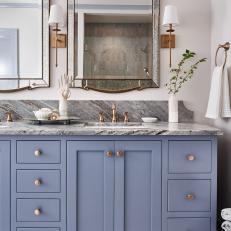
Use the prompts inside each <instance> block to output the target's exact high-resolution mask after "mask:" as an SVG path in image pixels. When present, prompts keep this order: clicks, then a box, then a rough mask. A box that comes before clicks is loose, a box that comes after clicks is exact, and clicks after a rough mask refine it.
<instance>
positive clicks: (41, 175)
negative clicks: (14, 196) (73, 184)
mask: <svg viewBox="0 0 231 231" xmlns="http://www.w3.org/2000/svg"><path fill="white" fill-rule="evenodd" d="M60 180H61V176H60V170H17V192H18V193H51V192H54V193H55V192H56V193H58V192H60Z"/></svg>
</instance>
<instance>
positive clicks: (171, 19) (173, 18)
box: [161, 5, 179, 68]
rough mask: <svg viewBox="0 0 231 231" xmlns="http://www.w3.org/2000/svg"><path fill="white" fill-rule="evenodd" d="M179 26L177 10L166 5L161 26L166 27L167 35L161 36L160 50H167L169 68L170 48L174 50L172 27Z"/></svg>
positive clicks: (170, 63) (170, 64)
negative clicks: (168, 53)
mask: <svg viewBox="0 0 231 231" xmlns="http://www.w3.org/2000/svg"><path fill="white" fill-rule="evenodd" d="M177 25H179V20H178V13H177V8H176V7H175V6H171V5H167V6H166V7H165V11H164V18H163V26H165V27H168V30H167V32H168V33H169V35H162V36H161V48H169V52H170V62H169V66H170V68H171V67H172V48H175V40H176V39H175V35H173V34H172V33H173V32H174V31H175V30H174V27H175V26H177Z"/></svg>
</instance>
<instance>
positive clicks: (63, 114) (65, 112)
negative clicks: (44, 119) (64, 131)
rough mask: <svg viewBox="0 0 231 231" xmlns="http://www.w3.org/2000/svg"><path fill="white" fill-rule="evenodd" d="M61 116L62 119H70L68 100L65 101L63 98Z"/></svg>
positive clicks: (60, 100) (60, 101) (60, 109)
mask: <svg viewBox="0 0 231 231" xmlns="http://www.w3.org/2000/svg"><path fill="white" fill-rule="evenodd" d="M59 115H60V117H61V118H67V117H68V105H67V99H64V98H63V97H61V98H60V99H59Z"/></svg>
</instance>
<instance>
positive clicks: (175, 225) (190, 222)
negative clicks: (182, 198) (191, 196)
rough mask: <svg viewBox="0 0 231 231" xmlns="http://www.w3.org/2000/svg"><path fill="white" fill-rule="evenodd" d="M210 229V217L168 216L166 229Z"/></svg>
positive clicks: (207, 230) (172, 230)
mask: <svg viewBox="0 0 231 231" xmlns="http://www.w3.org/2000/svg"><path fill="white" fill-rule="evenodd" d="M188 230H190V231H210V230H211V226H210V218H169V219H168V231H188Z"/></svg>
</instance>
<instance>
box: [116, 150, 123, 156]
mask: <svg viewBox="0 0 231 231" xmlns="http://www.w3.org/2000/svg"><path fill="white" fill-rule="evenodd" d="M116 156H117V157H123V156H124V151H117V152H116Z"/></svg>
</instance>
